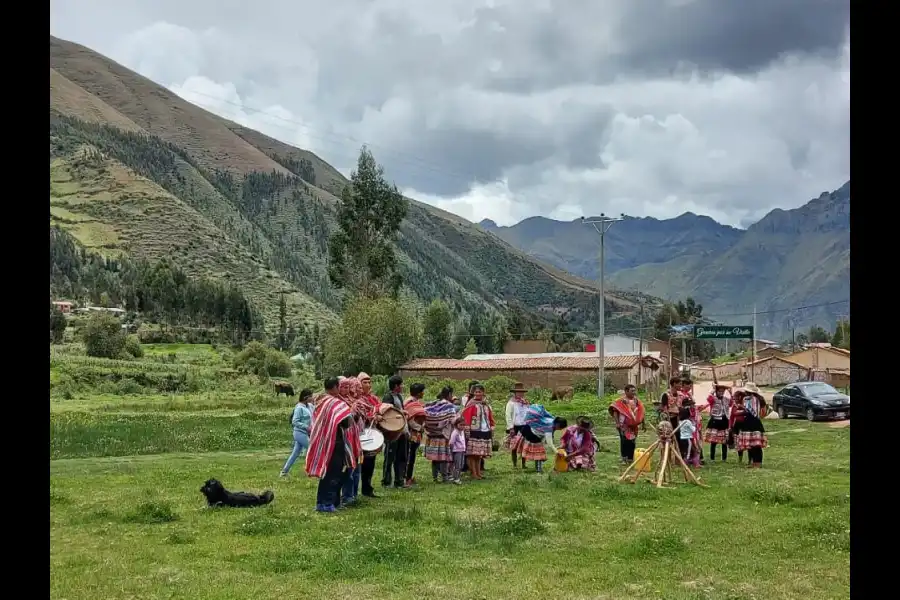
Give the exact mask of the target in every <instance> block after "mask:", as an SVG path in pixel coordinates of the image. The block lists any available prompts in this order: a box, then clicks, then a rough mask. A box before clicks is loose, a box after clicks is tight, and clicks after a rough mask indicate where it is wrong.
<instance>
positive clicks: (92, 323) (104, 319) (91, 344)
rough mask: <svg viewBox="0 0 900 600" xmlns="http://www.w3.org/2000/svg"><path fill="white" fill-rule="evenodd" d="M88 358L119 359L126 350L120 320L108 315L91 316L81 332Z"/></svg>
mask: <svg viewBox="0 0 900 600" xmlns="http://www.w3.org/2000/svg"><path fill="white" fill-rule="evenodd" d="M81 339H82V340H83V341H84V349H85V351H86V352H87V355H88V356H94V357H97V358H118V357H119V356H120V355H121V354H122V350H124V349H125V332H124V331H122V323H120V322H119V319H117V318H116V317H114V316H112V315H108V314H106V313H97V314H94V315H91V316H90V317H89V318H88V319H87V322H86V323H85V325H84V327H83V328H82V330H81Z"/></svg>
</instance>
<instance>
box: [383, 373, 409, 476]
mask: <svg viewBox="0 0 900 600" xmlns="http://www.w3.org/2000/svg"><path fill="white" fill-rule="evenodd" d="M381 402H382V403H384V404H391V405H393V406H394V408H396V409H397V410H399V411H400V412H403V378H402V377H400V376H399V375H393V376H392V377H391V378H390V379H388V393H387V394H385V395H384V398H382V399H381ZM408 456H409V429H408V428H407V427H404V428H403V433H402V434H401V435H400V437H398V438H397V439H396V440H394V441H392V442H387V443H386V444H385V449H384V473H383V475H382V478H381V485H382V487H391V480H392V476H393V484H394V487H395V488H406V487H409V486H408V485H406V463H407V460H408Z"/></svg>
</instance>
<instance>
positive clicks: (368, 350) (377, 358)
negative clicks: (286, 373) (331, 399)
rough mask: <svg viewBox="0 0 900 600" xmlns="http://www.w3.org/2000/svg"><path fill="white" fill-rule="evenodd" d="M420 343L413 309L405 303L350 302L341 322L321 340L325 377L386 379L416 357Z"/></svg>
mask: <svg viewBox="0 0 900 600" xmlns="http://www.w3.org/2000/svg"><path fill="white" fill-rule="evenodd" d="M420 343H421V334H420V332H419V321H418V319H417V318H416V313H415V309H414V307H413V306H412V305H411V303H409V302H408V301H406V300H405V299H397V298H387V297H382V298H354V299H353V300H352V301H350V303H349V304H348V305H347V308H346V309H345V310H344V315H343V320H342V322H341V324H340V325H338V326H336V327H335V328H334V329H333V330H332V331H330V332H329V334H328V335H326V336H325V340H324V346H325V348H324V352H325V361H324V363H325V371H326V372H327V373H343V372H345V371H350V372H353V373H358V372H360V371H365V372H367V373H371V374H373V375H374V374H381V375H389V374H391V373H394V372H396V370H397V368H398V367H399V366H400V365H402V364H403V363H405V362H407V361H408V360H410V359H411V358H413V357H414V356H416V355H417V354H418V351H419V347H420Z"/></svg>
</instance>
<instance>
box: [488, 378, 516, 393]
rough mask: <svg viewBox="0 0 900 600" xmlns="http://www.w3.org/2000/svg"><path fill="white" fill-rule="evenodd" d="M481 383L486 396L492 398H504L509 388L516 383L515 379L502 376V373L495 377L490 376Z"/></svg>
mask: <svg viewBox="0 0 900 600" xmlns="http://www.w3.org/2000/svg"><path fill="white" fill-rule="evenodd" d="M482 383H483V384H484V391H485V393H487V394H488V396H490V397H492V398H500V397H503V398H506V397H507V396H509V390H511V389H512V386H514V385H515V384H516V380H515V379H510V378H509V377H504V376H503V375H497V376H496V377H491V378H490V379H488V380H487V381H482Z"/></svg>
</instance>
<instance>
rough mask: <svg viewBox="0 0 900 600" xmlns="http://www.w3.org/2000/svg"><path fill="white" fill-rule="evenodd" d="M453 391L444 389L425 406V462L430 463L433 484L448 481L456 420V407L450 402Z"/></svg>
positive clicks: (447, 388)
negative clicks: (451, 440)
mask: <svg viewBox="0 0 900 600" xmlns="http://www.w3.org/2000/svg"><path fill="white" fill-rule="evenodd" d="M452 393H453V391H452V390H451V389H450V388H449V387H445V388H444V389H442V390H441V393H440V394H438V397H437V400H435V401H434V402H430V403H428V404H426V405H425V436H426V440H425V460H429V461H431V478H432V479H433V480H434V482H435V483H437V481H438V476H440V478H441V481H442V482H446V481H449V480H450V474H449V471H448V469H449V466H450V463H451V462H453V454H452V453H451V451H450V436H451V435H452V433H453V422H454V421H455V420H456V406H454V405H453V402H451V400H450V399H451V398H452Z"/></svg>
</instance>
